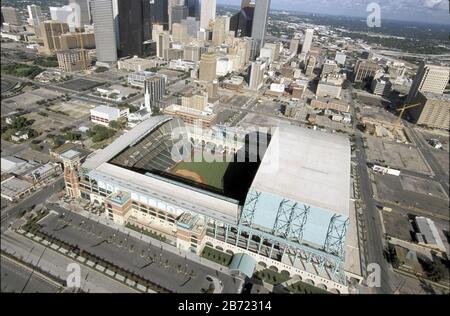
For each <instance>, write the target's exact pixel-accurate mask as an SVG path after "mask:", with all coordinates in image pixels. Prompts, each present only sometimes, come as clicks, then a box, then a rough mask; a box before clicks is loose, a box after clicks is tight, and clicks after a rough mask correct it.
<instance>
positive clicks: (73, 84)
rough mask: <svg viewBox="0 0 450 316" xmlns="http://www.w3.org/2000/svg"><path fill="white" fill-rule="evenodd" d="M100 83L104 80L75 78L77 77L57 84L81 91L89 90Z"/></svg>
mask: <svg viewBox="0 0 450 316" xmlns="http://www.w3.org/2000/svg"><path fill="white" fill-rule="evenodd" d="M102 84H104V82H98V81H94V80H88V79H80V78H77V79H73V80H70V81H66V82H64V83H62V84H59V86H60V87H62V88H65V89H69V90H73V91H78V92H81V91H86V90H90V89H92V88H94V87H97V86H101V85H102Z"/></svg>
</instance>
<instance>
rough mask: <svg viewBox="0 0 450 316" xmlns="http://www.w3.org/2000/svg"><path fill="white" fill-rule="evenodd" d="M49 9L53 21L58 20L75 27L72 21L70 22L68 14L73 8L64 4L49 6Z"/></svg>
mask: <svg viewBox="0 0 450 316" xmlns="http://www.w3.org/2000/svg"><path fill="white" fill-rule="evenodd" d="M49 10H50V18H51V19H52V20H53V21H59V22H64V23H67V24H69V27H70V28H72V27H77V25H75V24H74V23H70V22H72V21H69V20H71V19H70V16H71V14H72V12H73V8H72V7H71V6H68V5H65V6H62V7H49Z"/></svg>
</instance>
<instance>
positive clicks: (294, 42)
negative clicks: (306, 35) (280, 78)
mask: <svg viewBox="0 0 450 316" xmlns="http://www.w3.org/2000/svg"><path fill="white" fill-rule="evenodd" d="M299 45H300V40H299V39H298V38H293V39H291V43H290V45H289V53H290V54H291V55H297V54H298V48H299Z"/></svg>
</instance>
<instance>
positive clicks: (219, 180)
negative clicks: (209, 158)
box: [171, 161, 230, 190]
mask: <svg viewBox="0 0 450 316" xmlns="http://www.w3.org/2000/svg"><path fill="white" fill-rule="evenodd" d="M229 164H230V163H229V162H206V161H201V162H195V161H191V162H184V161H183V162H180V163H178V164H177V165H176V166H175V167H174V168H173V169H172V170H171V172H172V173H173V174H175V173H176V172H177V171H178V170H183V169H185V170H189V171H192V172H195V173H197V174H198V175H199V176H200V177H202V178H203V180H204V181H205V184H206V185H209V186H212V187H214V188H217V189H219V190H223V176H224V174H225V171H226V170H227V168H228V165H229ZM186 178H188V177H186Z"/></svg>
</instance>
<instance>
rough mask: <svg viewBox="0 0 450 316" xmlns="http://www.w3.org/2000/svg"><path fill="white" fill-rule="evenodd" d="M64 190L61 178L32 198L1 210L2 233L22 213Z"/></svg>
mask: <svg viewBox="0 0 450 316" xmlns="http://www.w3.org/2000/svg"><path fill="white" fill-rule="evenodd" d="M63 189H64V179H63V178H62V176H61V177H59V178H58V179H57V180H56V181H55V182H53V183H52V184H50V185H48V186H46V187H45V188H43V189H42V190H40V191H37V192H34V193H33V194H32V195H31V196H28V197H25V199H23V200H21V201H20V202H18V203H16V204H10V205H8V206H7V207H6V208H4V209H2V210H1V232H2V233H3V232H4V230H5V229H6V228H7V227H8V225H9V224H10V223H11V221H12V220H14V219H15V218H17V217H18V215H19V214H20V212H21V211H23V210H25V209H27V208H29V207H31V206H33V205H38V204H41V203H44V202H45V201H47V199H48V198H49V197H50V196H52V195H53V194H54V193H56V192H59V191H61V190H63Z"/></svg>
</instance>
